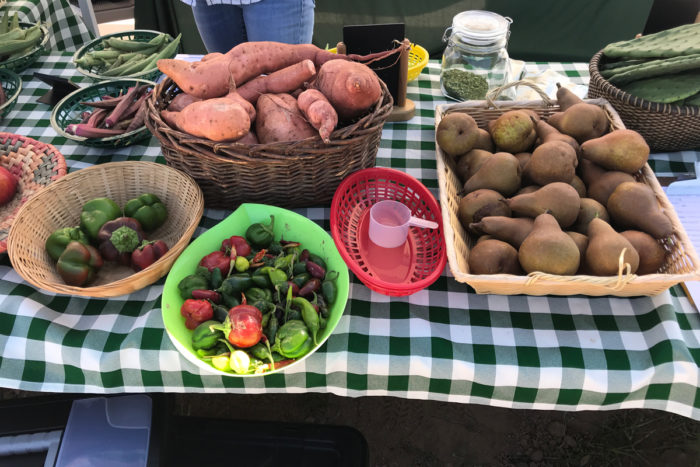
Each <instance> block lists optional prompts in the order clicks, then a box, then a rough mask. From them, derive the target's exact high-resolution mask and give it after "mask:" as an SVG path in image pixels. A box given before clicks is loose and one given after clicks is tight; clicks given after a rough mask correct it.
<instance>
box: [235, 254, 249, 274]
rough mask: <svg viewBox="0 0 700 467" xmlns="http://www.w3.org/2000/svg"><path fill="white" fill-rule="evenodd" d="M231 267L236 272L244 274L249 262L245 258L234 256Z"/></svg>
mask: <svg viewBox="0 0 700 467" xmlns="http://www.w3.org/2000/svg"><path fill="white" fill-rule="evenodd" d="M233 267H234V268H235V269H236V271H238V272H246V271H247V270H248V268H249V267H250V261H248V260H247V259H246V257H245V256H236V260H235V262H234V263H233Z"/></svg>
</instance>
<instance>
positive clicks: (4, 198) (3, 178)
mask: <svg viewBox="0 0 700 467" xmlns="http://www.w3.org/2000/svg"><path fill="white" fill-rule="evenodd" d="M16 192H17V178H16V177H15V176H14V175H12V174H11V173H10V171H9V170H7V169H6V168H5V167H0V206H3V205H5V204H7V203H9V202H10V200H11V199H12V198H14V196H15V193H16Z"/></svg>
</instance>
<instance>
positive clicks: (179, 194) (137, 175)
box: [7, 161, 204, 297]
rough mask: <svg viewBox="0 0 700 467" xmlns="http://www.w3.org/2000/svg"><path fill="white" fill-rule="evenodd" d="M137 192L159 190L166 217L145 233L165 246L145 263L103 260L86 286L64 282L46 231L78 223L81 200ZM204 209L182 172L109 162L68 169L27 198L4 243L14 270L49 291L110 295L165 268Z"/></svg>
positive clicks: (124, 197)
mask: <svg viewBox="0 0 700 467" xmlns="http://www.w3.org/2000/svg"><path fill="white" fill-rule="evenodd" d="M142 193H153V194H155V195H156V196H158V197H159V198H160V199H161V200H162V201H163V202H164V203H165V205H166V207H167V209H168V218H167V220H166V222H165V224H163V225H162V226H161V227H159V228H158V229H157V230H155V231H154V232H152V233H151V234H149V235H148V239H149V240H158V239H160V240H163V241H165V243H167V245H168V247H169V248H170V249H169V250H168V252H167V253H166V254H165V255H164V256H163V257H161V258H160V259H159V260H158V261H156V262H155V263H153V264H152V265H151V266H149V267H148V268H146V269H144V270H142V271H139V272H134V271H133V270H131V269H130V268H128V267H126V266H117V265H114V264H109V263H106V264H105V265H104V266H103V267H102V269H100V271H99V272H98V273H97V275H96V277H95V280H94V281H93V282H92V283H91V284H90V285H89V286H87V287H74V286H70V285H66V284H65V283H64V282H63V280H62V279H61V276H60V275H59V274H58V272H57V271H56V265H55V263H54V261H53V260H52V259H51V257H50V256H49V255H48V253H46V249H45V243H46V239H47V238H48V236H49V235H51V233H53V232H54V231H55V230H57V229H60V228H63V227H72V226H77V225H78V224H79V223H80V212H81V210H82V206H83V205H84V204H85V203H86V202H87V201H89V200H91V199H93V198H98V197H109V198H111V199H113V200H114V201H115V202H116V203H117V204H118V205H119V206H121V207H123V206H124V204H125V203H126V202H127V201H128V200H130V199H133V198H136V197H137V196H139V195H141V194H142ZM203 212H204V200H203V198H202V192H201V190H200V189H199V187H198V186H197V184H196V183H195V182H194V180H192V178H191V177H189V176H188V175H186V174H183V173H182V172H180V171H178V170H175V169H173V168H171V167H168V166H166V165H164V164H157V163H155V162H143V161H128V162H108V163H105V164H100V165H95V166H92V167H88V168H85V169H81V170H78V171H76V172H72V173H71V174H69V175H67V176H65V177H63V178H62V179H61V180H59V181H58V182H56V183H54V184H52V185H51V186H49V187H48V188H46V189H45V190H43V191H42V192H40V193H38V194H37V195H36V196H34V197H33V198H32V199H30V200H29V201H28V202H27V203H26V204H25V205H24V206H23V207H22V209H21V210H20V211H19V212H18V213H17V217H16V219H15V222H14V223H13V225H12V229H11V230H10V235H9V237H8V242H7V248H8V254H9V256H10V261H11V262H12V266H13V267H14V268H15V271H16V272H17V274H19V275H20V276H21V277H22V278H24V279H25V280H26V281H27V282H29V283H30V284H32V285H34V286H36V287H38V288H40V289H43V290H47V291H49V292H55V293H60V294H67V295H81V296H87V297H115V296H119V295H124V294H127V293H131V292H134V291H136V290H139V289H142V288H143V287H146V286H148V285H150V284H152V283H153V282H155V281H157V280H158V279H160V278H161V277H163V276H164V275H165V274H167V273H168V271H169V270H170V267H171V266H172V264H173V262H174V261H175V259H176V258H177V257H178V256H179V255H180V253H181V252H182V251H183V250H184V249H185V247H186V246H187V245H188V243H189V241H190V238H191V237H192V234H194V231H195V229H196V228H197V225H198V224H199V221H200V219H201V217H202V213H203Z"/></svg>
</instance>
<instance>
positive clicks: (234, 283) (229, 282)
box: [217, 273, 254, 297]
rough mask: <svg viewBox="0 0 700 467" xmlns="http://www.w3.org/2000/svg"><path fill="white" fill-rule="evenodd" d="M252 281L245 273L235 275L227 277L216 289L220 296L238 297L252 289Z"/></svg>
mask: <svg viewBox="0 0 700 467" xmlns="http://www.w3.org/2000/svg"><path fill="white" fill-rule="evenodd" d="M253 285H254V282H253V279H252V278H251V277H250V276H249V275H248V274H246V273H236V274H231V275H230V276H228V277H227V278H226V279H224V281H223V282H222V283H221V287H219V288H218V289H217V291H218V292H221V293H222V294H225V295H229V296H235V297H239V296H240V295H241V292H243V291H244V290H247V289H249V288H251V287H253Z"/></svg>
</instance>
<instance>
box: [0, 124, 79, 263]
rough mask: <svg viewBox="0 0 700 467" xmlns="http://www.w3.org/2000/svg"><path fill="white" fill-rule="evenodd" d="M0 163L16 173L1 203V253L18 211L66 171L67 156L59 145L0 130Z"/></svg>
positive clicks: (5, 248) (4, 249) (5, 247)
mask: <svg viewBox="0 0 700 467" xmlns="http://www.w3.org/2000/svg"><path fill="white" fill-rule="evenodd" d="M0 166H2V167H5V168H6V169H7V170H9V171H10V173H12V174H13V175H15V176H16V177H17V193H15V196H14V197H13V198H12V200H10V202H8V203H7V204H5V205H4V206H0V253H5V252H6V251H7V235H8V233H9V231H10V227H11V226H12V224H13V223H14V221H15V219H16V217H17V214H18V212H19V210H20V208H21V207H22V205H24V203H26V202H27V200H29V199H30V198H31V197H32V196H34V195H35V194H37V193H39V192H40V191H41V190H43V189H44V188H45V187H47V186H48V185H50V184H52V183H54V182H55V181H56V180H58V179H59V178H61V177H63V176H64V175H66V160H65V159H64V157H63V154H61V153H60V152H59V151H58V149H56V148H55V147H53V146H52V145H50V144H45V143H42V142H40V141H36V140H34V139H31V138H26V137H24V136H20V135H15V134H12V133H0Z"/></svg>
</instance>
